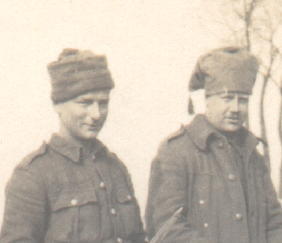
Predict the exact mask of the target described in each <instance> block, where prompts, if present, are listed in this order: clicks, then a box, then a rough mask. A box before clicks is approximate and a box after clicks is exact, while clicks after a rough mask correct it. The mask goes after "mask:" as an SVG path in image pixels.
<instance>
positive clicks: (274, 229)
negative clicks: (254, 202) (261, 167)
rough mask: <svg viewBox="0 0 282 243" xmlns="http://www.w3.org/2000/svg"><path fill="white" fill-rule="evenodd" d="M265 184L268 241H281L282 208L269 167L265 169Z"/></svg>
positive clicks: (278, 242) (273, 242)
mask: <svg viewBox="0 0 282 243" xmlns="http://www.w3.org/2000/svg"><path fill="white" fill-rule="evenodd" d="M264 185H265V191H266V203H267V218H266V220H267V239H268V240H267V242H268V243H280V242H281V241H282V208H281V205H280V203H279V201H278V198H277V194H276V191H275V190H274V186H273V183H272V180H271V177H270V172H269V170H268V169H265V173H264Z"/></svg>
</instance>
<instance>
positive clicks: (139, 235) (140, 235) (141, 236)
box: [112, 154, 145, 243]
mask: <svg viewBox="0 0 282 243" xmlns="http://www.w3.org/2000/svg"><path fill="white" fill-rule="evenodd" d="M112 156H113V158H114V160H115V161H116V162H118V165H119V167H120V168H121V169H122V171H123V174H124V176H125V178H126V183H127V185H128V187H129V190H130V193H131V194H132V196H133V199H134V203H135V205H136V214H137V221H138V222H136V223H137V229H136V232H135V233H134V234H133V235H131V236H130V240H131V241H132V243H144V242H145V232H144V227H143V223H142V220H141V214H140V207H139V204H138V201H137V199H136V197H135V191H134V186H133V183H132V180H131V176H130V174H129V172H128V170H127V168H126V166H125V165H124V163H123V162H122V161H121V160H120V159H119V158H118V157H117V156H116V155H115V154H112Z"/></svg>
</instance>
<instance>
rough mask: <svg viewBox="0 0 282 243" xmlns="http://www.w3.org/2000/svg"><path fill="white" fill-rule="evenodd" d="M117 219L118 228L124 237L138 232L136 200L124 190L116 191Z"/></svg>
mask: <svg viewBox="0 0 282 243" xmlns="http://www.w3.org/2000/svg"><path fill="white" fill-rule="evenodd" d="M116 196H117V201H118V204H117V207H118V214H117V218H118V221H119V227H122V228H121V232H123V233H124V235H126V236H128V235H131V234H134V233H137V232H138V231H139V230H140V221H139V208H138V206H137V203H136V200H135V198H134V197H133V195H132V194H131V193H130V191H129V190H128V189H126V188H124V189H120V190H118V191H117V194H116Z"/></svg>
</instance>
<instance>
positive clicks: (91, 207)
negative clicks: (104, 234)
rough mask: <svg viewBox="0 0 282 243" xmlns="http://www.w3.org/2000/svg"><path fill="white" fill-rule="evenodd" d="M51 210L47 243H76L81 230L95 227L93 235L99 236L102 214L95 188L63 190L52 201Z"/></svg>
mask: <svg viewBox="0 0 282 243" xmlns="http://www.w3.org/2000/svg"><path fill="white" fill-rule="evenodd" d="M50 210H51V212H50V217H49V229H48V231H47V235H46V242H50V241H51V242H75V241H76V240H78V231H79V230H82V231H84V230H85V227H87V228H90V227H91V226H93V225H95V227H93V228H92V233H93V235H98V232H99V225H100V214H99V203H98V199H97V196H96V193H95V190H94V188H89V189H85V188H83V189H82V188H80V190H78V189H73V190H71V189H69V190H63V191H61V192H60V193H59V194H58V195H57V196H55V197H53V198H51V199H50Z"/></svg>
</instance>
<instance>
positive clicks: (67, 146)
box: [0, 49, 144, 243]
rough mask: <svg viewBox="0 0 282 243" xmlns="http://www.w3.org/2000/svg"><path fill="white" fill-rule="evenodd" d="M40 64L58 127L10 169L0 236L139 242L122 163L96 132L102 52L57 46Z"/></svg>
mask: <svg viewBox="0 0 282 243" xmlns="http://www.w3.org/2000/svg"><path fill="white" fill-rule="evenodd" d="M48 71H49V74H50V77H51V81H52V95H51V97H52V101H53V103H54V108H55V111H56V112H57V113H58V115H59V119H60V124H61V127H60V130H59V132H58V133H56V134H54V135H53V136H52V137H51V140H50V141H49V142H48V143H44V144H43V145H42V146H41V147H40V148H39V149H38V150H37V151H35V152H33V153H32V154H30V155H28V156H27V157H26V158H25V159H24V160H23V161H22V162H21V163H20V164H19V165H18V166H17V168H16V169H15V171H14V173H13V175H12V177H11V179H10V181H9V183H8V186H7V190H6V205H5V213H4V220H3V226H2V231H1V235H0V242H2V243H15V242H19V243H41V242H42V243H43V242H45V243H51V242H52V243H53V242H54V243H55V242H73V243H79V242H81V243H82V242H83V243H116V242H117V243H122V242H124V243H142V242H144V234H143V226H142V222H141V219H140V213H139V207H138V205H137V201H136V198H135V196H134V191H133V187H132V183H131V179H130V176H129V174H128V172H127V169H126V167H125V166H124V165H123V163H122V162H121V161H120V160H119V159H118V158H117V156H116V155H115V154H113V153H111V152H110V151H109V150H108V149H107V148H106V146H105V145H103V144H102V142H100V141H99V140H98V139H97V135H98V133H99V131H100V130H101V129H102V127H103V124H104V122H105V120H106V118H107V114H108V104H109V99H110V91H111V89H112V88H113V87H114V83H113V80H112V78H111V75H110V72H109V69H108V67H107V61H106V58H105V56H102V55H95V54H93V53H92V52H91V51H80V50H77V49H65V50H64V51H63V52H62V53H61V55H60V56H59V58H58V60H57V61H55V62H52V63H50V64H49V65H48Z"/></svg>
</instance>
